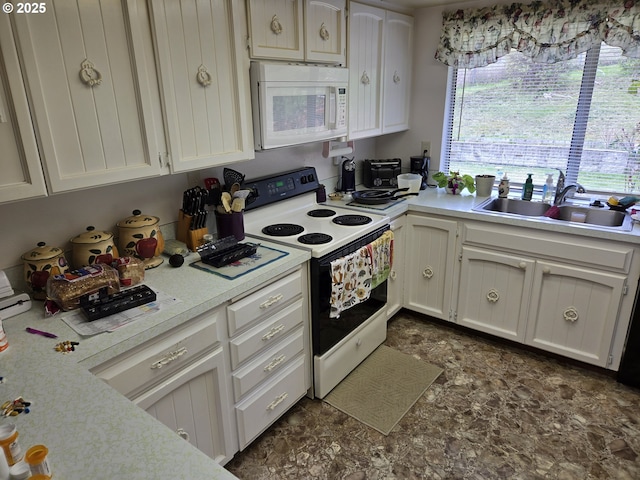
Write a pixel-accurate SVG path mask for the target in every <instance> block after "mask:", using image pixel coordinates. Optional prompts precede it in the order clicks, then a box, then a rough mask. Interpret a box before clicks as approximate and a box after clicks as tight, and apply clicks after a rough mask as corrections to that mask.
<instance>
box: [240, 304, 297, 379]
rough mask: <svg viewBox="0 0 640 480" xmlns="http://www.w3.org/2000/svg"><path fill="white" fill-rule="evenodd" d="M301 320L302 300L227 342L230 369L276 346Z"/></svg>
mask: <svg viewBox="0 0 640 480" xmlns="http://www.w3.org/2000/svg"><path fill="white" fill-rule="evenodd" d="M303 319H304V316H303V311H302V299H300V300H298V301H296V302H295V303H293V304H291V305H289V306H288V307H286V308H285V309H284V310H282V311H280V312H278V313H276V314H275V315H273V316H272V317H269V318H268V319H266V320H263V321H262V322H260V324H258V325H256V326H255V327H253V328H252V329H251V330H248V331H247V332H245V333H243V334H241V335H239V336H238V337H236V338H234V339H233V340H231V341H230V342H229V351H230V352H231V369H232V370H233V369H235V368H237V367H238V365H240V364H241V363H242V362H244V361H245V360H246V359H248V358H249V357H251V356H252V355H253V354H255V353H257V352H259V351H260V350H262V349H264V348H267V347H269V346H271V345H274V344H276V343H277V342H278V340H280V339H281V338H282V337H284V336H285V335H286V334H287V333H288V332H290V331H292V330H293V329H294V328H296V327H297V326H298V325H300V324H301V323H302V321H303Z"/></svg>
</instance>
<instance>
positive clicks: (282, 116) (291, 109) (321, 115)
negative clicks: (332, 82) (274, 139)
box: [273, 95, 326, 132]
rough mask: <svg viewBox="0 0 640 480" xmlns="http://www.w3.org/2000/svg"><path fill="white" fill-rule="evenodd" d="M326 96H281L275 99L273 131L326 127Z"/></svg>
mask: <svg viewBox="0 0 640 480" xmlns="http://www.w3.org/2000/svg"><path fill="white" fill-rule="evenodd" d="M325 105H326V97H325V95H280V96H274V97H273V131H274V132H286V131H289V130H306V129H310V128H311V129H313V128H319V127H324V119H325Z"/></svg>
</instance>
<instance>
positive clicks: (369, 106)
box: [347, 2, 385, 140]
mask: <svg viewBox="0 0 640 480" xmlns="http://www.w3.org/2000/svg"><path fill="white" fill-rule="evenodd" d="M349 8H350V11H349V54H348V61H347V64H348V67H349V138H350V139H352V140H355V139H357V138H365V137H372V136H375V135H379V134H380V133H381V132H382V102H381V95H382V78H381V73H382V55H383V42H384V20H385V11H384V10H382V9H379V8H375V7H370V6H368V5H361V4H359V3H355V2H351V3H350V7H349Z"/></svg>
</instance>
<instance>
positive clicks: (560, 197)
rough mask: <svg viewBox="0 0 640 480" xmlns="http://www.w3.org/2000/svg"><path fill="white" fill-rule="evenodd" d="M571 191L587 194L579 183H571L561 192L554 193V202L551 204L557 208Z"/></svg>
mask: <svg viewBox="0 0 640 480" xmlns="http://www.w3.org/2000/svg"><path fill="white" fill-rule="evenodd" d="M571 190H575V191H576V192H578V193H586V192H587V191H586V190H585V189H584V187H583V186H582V185H580V184H579V183H572V184H571V185H567V186H566V187H564V188H563V189H562V190H560V191H557V192H556V198H555V201H554V202H553V204H554V205H555V206H556V207H557V206H558V205H560V204H561V203H562V202H564V201H565V199H566V198H567V195H568V194H569V192H570V191H571Z"/></svg>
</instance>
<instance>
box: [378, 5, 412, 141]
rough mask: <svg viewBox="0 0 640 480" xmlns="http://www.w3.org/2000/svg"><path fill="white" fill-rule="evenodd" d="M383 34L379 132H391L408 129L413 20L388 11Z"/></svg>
mask: <svg viewBox="0 0 640 480" xmlns="http://www.w3.org/2000/svg"><path fill="white" fill-rule="evenodd" d="M384 35H385V54H384V69H383V72H384V74H383V75H384V79H383V82H382V83H383V94H382V98H383V100H384V105H383V108H382V117H383V123H382V133H392V132H399V131H401V130H407V129H408V128H409V96H410V95H411V65H412V61H411V60H412V55H413V54H412V52H413V17H410V16H408V15H402V14H400V13H395V12H387V19H386V24H385V34H384Z"/></svg>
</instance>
